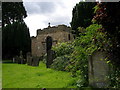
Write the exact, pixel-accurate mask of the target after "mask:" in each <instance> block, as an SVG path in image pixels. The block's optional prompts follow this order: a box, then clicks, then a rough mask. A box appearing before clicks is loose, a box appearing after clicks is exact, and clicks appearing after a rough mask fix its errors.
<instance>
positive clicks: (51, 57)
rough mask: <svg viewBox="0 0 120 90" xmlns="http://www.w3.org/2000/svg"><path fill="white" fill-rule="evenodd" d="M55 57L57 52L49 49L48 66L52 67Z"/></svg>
mask: <svg viewBox="0 0 120 90" xmlns="http://www.w3.org/2000/svg"><path fill="white" fill-rule="evenodd" d="M53 59H55V52H54V51H53V50H48V51H47V60H46V61H47V62H46V67H47V68H50V65H51V64H52V63H53Z"/></svg>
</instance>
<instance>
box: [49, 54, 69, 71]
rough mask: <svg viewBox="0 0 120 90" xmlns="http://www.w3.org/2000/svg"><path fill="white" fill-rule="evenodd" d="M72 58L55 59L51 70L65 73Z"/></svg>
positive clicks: (65, 56) (66, 56)
mask: <svg viewBox="0 0 120 90" xmlns="http://www.w3.org/2000/svg"><path fill="white" fill-rule="evenodd" d="M69 60H70V58H69V56H68V55H64V56H60V57H57V58H56V59H54V61H53V64H52V65H51V68H53V69H56V70H61V71H65V67H66V66H67V65H68V62H69Z"/></svg>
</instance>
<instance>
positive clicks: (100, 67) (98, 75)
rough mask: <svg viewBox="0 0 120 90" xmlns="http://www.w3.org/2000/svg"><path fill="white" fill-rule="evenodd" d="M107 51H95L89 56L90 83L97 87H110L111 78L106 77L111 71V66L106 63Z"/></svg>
mask: <svg viewBox="0 0 120 90" xmlns="http://www.w3.org/2000/svg"><path fill="white" fill-rule="evenodd" d="M106 56H107V53H106V52H104V51H95V52H94V53H93V54H92V55H91V56H90V57H89V59H88V60H89V85H91V86H93V87H97V88H105V87H108V85H109V84H108V83H109V80H108V78H107V77H106V76H107V75H108V73H109V66H108V64H107V63H106V60H105V59H106Z"/></svg>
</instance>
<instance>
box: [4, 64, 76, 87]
mask: <svg viewBox="0 0 120 90" xmlns="http://www.w3.org/2000/svg"><path fill="white" fill-rule="evenodd" d="M2 66H3V67H2V69H3V70H2V71H3V73H2V78H3V79H2V88H75V87H76V86H75V85H74V82H75V81H76V80H77V78H72V77H71V75H70V73H68V72H63V71H55V70H52V69H48V68H46V66H45V64H43V63H42V62H40V64H39V67H31V66H27V65H20V64H12V63H3V65H2Z"/></svg>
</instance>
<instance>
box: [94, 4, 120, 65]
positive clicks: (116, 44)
mask: <svg viewBox="0 0 120 90" xmlns="http://www.w3.org/2000/svg"><path fill="white" fill-rule="evenodd" d="M119 10H120V2H114V3H110V2H109V3H108V2H107V3H105V2H104V3H98V4H97V5H96V10H95V11H96V15H95V16H94V18H93V21H95V22H97V23H99V24H102V27H103V28H102V29H101V30H102V31H103V32H105V33H107V37H108V39H109V40H111V45H110V46H111V47H110V48H109V51H110V56H112V58H113V59H112V62H113V63H114V64H115V65H116V66H119V65H120V12H119Z"/></svg>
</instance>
